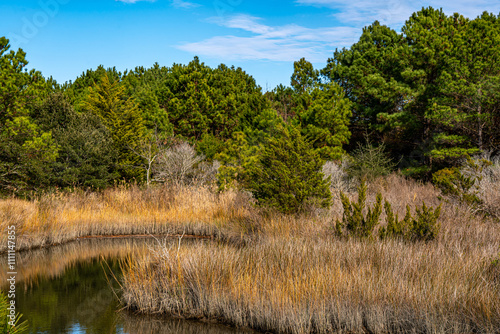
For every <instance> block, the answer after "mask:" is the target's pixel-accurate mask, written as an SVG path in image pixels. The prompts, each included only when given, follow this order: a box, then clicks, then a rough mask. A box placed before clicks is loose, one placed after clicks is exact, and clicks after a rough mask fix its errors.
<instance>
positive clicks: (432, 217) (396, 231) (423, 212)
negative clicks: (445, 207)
mask: <svg viewBox="0 0 500 334" xmlns="http://www.w3.org/2000/svg"><path fill="white" fill-rule="evenodd" d="M384 209H385V213H386V220H387V226H385V227H382V228H381V229H380V231H379V235H380V238H382V239H385V238H388V237H393V238H402V239H405V240H411V241H430V240H433V239H435V238H436V236H437V235H438V233H439V230H440V226H441V225H440V224H439V223H438V219H439V216H440V213H441V204H440V205H439V206H438V207H437V208H436V209H433V208H432V207H429V208H428V207H427V206H426V205H425V202H422V206H421V207H420V208H418V207H417V208H416V209H415V211H416V216H415V217H412V215H411V210H410V206H409V205H407V206H406V215H405V217H404V218H403V219H402V220H399V219H398V215H397V214H396V215H394V213H393V212H392V208H391V204H390V203H389V202H387V201H385V203H384Z"/></svg>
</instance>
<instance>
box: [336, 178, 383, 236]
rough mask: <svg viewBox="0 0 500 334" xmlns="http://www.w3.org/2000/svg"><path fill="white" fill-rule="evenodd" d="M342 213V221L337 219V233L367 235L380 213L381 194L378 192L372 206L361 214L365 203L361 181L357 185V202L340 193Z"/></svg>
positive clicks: (364, 187) (376, 222)
mask: <svg viewBox="0 0 500 334" xmlns="http://www.w3.org/2000/svg"><path fill="white" fill-rule="evenodd" d="M340 198H341V200H342V206H343V207H344V214H343V216H342V221H339V220H337V222H336V224H335V230H336V233H337V235H353V236H356V237H369V236H371V234H372V232H373V229H374V228H375V226H377V224H378V222H379V218H380V214H381V213H382V194H381V193H378V194H377V197H376V200H375V205H374V206H373V208H368V212H367V213H366V216H365V215H364V214H363V211H364V209H365V205H366V183H365V182H364V181H362V182H361V185H360V186H359V187H358V202H357V203H356V202H351V201H350V200H349V198H348V197H347V196H346V195H345V194H344V193H343V192H341V193H340Z"/></svg>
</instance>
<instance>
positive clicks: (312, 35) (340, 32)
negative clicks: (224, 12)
mask: <svg viewBox="0 0 500 334" xmlns="http://www.w3.org/2000/svg"><path fill="white" fill-rule="evenodd" d="M209 21H210V22H214V23H217V24H219V25H221V26H225V27H228V28H232V29H238V30H243V31H246V32H249V33H252V34H253V36H250V37H241V36H234V35H227V36H216V37H212V38H209V39H206V40H203V41H200V42H194V43H187V44H183V45H180V46H178V48H179V49H181V50H184V51H188V52H191V53H194V54H197V55H204V56H210V57H217V58H221V59H227V60H272V61H294V60H298V59H300V58H302V57H305V58H306V59H308V60H309V61H312V62H324V61H325V60H326V59H327V58H328V57H329V56H331V54H332V52H333V50H334V49H335V48H336V47H342V46H350V45H351V44H352V43H354V42H355V41H356V39H357V38H358V37H359V34H360V29H357V28H351V27H333V28H306V27H303V26H299V25H296V24H289V25H284V26H276V27H272V26H268V25H265V24H262V23H260V22H259V21H261V19H259V18H257V17H253V16H249V15H235V16H232V17H229V18H228V19H226V20H222V19H220V18H217V19H214V18H212V19H210V20H209Z"/></svg>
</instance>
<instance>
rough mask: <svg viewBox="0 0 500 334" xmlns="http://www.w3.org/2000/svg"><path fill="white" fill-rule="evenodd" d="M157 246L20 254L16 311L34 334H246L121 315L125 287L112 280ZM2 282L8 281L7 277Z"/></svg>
mask: <svg viewBox="0 0 500 334" xmlns="http://www.w3.org/2000/svg"><path fill="white" fill-rule="evenodd" d="M167 242H168V241H167ZM172 242H177V240H176V239H172ZM183 242H184V241H183ZM186 242H189V241H186ZM196 242H203V241H201V240H197V241H196ZM154 243H157V241H156V240H154V239H132V238H131V239H102V240H97V239H89V240H79V241H76V242H72V243H70V244H66V245H62V246H58V247H53V248H50V249H39V250H36V251H30V252H22V253H19V254H18V257H17V261H18V263H17V266H18V280H17V287H16V292H17V295H16V303H17V311H19V312H21V313H22V314H24V316H23V319H27V320H28V322H29V329H30V333H41V332H43V333H47V334H56V333H57V334H59V333H88V334H94V333H95V334H97V333H98V334H102V333H110V334H124V333H127V334H132V333H146V334H149V333H150V334H153V333H179V334H180V333H206V334H215V333H240V332H243V331H240V330H235V329H231V328H226V327H224V326H219V325H211V324H204V323H200V322H190V321H185V320H179V319H163V318H150V317H138V316H136V315H134V314H132V313H129V312H122V311H118V310H119V309H120V305H119V302H118V300H117V298H116V296H115V295H114V293H115V292H116V293H119V290H120V286H119V283H118V282H117V281H116V280H115V279H113V276H115V277H116V278H118V279H119V278H120V276H121V269H120V262H121V259H123V258H125V257H130V256H134V257H139V256H142V255H141V254H144V253H145V250H147V249H148V248H149V247H150V246H151V244H154ZM2 266H4V264H2ZM4 269H5V268H1V269H0V270H1V273H2V274H1V275H5V273H6V272H7V270H4ZM0 279H2V282H4V281H5V280H4V277H1V278H0ZM4 288H5V286H2V289H4ZM113 290H114V291H113Z"/></svg>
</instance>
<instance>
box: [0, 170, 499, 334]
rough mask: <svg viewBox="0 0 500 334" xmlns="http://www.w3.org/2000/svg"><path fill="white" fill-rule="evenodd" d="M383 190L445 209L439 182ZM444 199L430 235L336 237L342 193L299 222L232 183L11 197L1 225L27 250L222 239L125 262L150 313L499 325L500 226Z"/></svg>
mask: <svg viewBox="0 0 500 334" xmlns="http://www.w3.org/2000/svg"><path fill="white" fill-rule="evenodd" d="M379 191H380V192H382V194H383V196H384V198H385V199H387V200H388V201H389V202H391V203H392V208H393V210H394V211H396V212H397V213H399V215H400V217H402V216H403V215H404V213H405V207H406V205H407V204H409V205H410V206H411V208H412V211H413V210H414V208H415V207H417V206H420V205H421V204H422V201H425V203H426V204H427V205H428V206H432V207H436V206H438V205H439V204H440V203H441V200H439V199H438V197H439V192H438V191H437V190H436V189H435V188H434V187H432V186H431V185H422V184H419V183H416V182H413V181H409V180H406V179H404V178H402V177H399V176H396V175H391V176H389V177H387V178H384V179H379V180H378V181H376V182H372V183H371V184H370V185H369V188H368V202H370V203H373V202H374V201H375V194H376V193H377V192H379ZM347 195H348V196H349V197H350V198H351V199H355V198H356V196H357V195H356V194H355V193H354V192H351V193H348V194H347ZM442 205H443V206H442V210H441V217H440V223H441V230H440V232H439V234H438V236H437V238H436V239H435V240H432V241H430V242H410V241H402V240H397V239H390V238H389V239H386V240H383V241H381V240H379V239H378V238H372V239H363V240H361V239H356V238H340V237H337V236H335V233H334V228H333V225H334V222H335V221H336V220H337V219H341V215H342V204H341V201H340V198H339V193H338V191H334V203H333V206H332V207H331V209H330V210H328V211H326V210H318V211H312V212H309V213H308V214H304V215H299V216H286V215H281V214H273V213H269V212H267V213H266V212H264V211H261V210H259V209H256V208H254V207H253V206H252V204H251V198H250V197H249V196H248V195H246V194H245V193H242V192H237V191H228V192H225V193H221V194H217V193H215V192H212V191H210V189H208V188H203V187H175V188H173V187H170V188H169V187H153V188H150V189H140V188H138V187H133V186H132V187H118V188H114V189H108V190H106V191H104V192H101V193H85V192H74V193H53V194H50V195H46V196H43V197H41V198H40V199H38V200H33V201H23V200H19V199H6V200H2V201H0V215H1V217H0V218H1V224H2V226H1V227H2V229H3V230H4V231H5V230H6V227H7V226H9V225H15V226H16V231H17V242H18V247H19V248H20V249H27V248H32V247H39V246H45V245H50V244H54V243H63V242H65V241H68V240H71V239H74V238H76V237H82V236H92V235H118V234H120V235H121V234H144V233H151V234H163V233H169V234H183V233H185V234H193V235H200V236H214V237H215V238H214V239H215V241H213V242H203V243H196V242H189V243H188V242H185V241H182V242H181V243H180V246H179V243H171V244H169V245H163V246H160V245H158V246H157V247H156V248H154V249H153V250H151V251H150V252H149V254H146V255H145V256H146V257H145V258H141V260H140V261H135V262H133V261H130V262H128V263H127V264H126V266H125V276H124V282H123V288H124V290H123V299H124V302H125V303H126V304H127V306H128V307H129V308H130V309H132V310H135V311H139V312H143V313H159V314H169V315H174V316H181V317H188V318H198V319H200V318H202V319H210V320H216V321H220V322H223V323H228V324H232V325H235V326H241V327H250V328H254V329H257V330H261V331H269V332H276V333H330V332H355V333H356V332H375V333H383V332H436V333H444V332H452V333H456V332H461V333H463V332H484V333H498V328H500V264H499V262H500V259H499V257H500V224H498V223H495V222H494V221H493V220H489V219H487V218H486V219H485V218H482V217H477V216H474V215H473V212H474V210H473V209H468V208H467V206H464V205H458V204H456V203H453V202H443V204H442ZM382 221H384V217H382ZM382 226H383V224H382ZM376 232H377V231H375V235H376ZM3 237H4V238H5V237H6V234H5V236H3ZM2 247H3V250H5V247H6V242H5V240H4V242H2ZM26 276H30V275H26Z"/></svg>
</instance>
